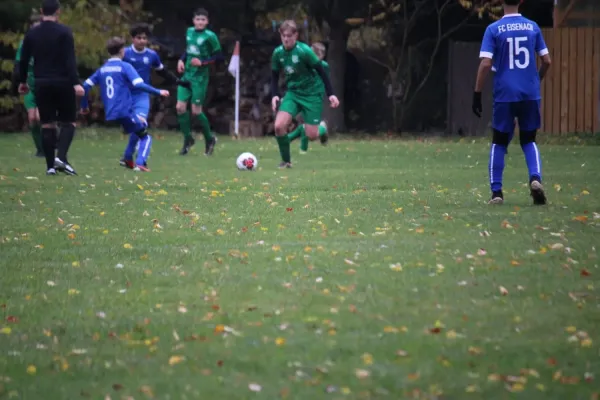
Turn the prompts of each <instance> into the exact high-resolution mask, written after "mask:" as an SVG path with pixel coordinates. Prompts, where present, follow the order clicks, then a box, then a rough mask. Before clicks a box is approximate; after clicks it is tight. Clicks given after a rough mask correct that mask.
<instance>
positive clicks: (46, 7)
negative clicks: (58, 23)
mask: <svg viewBox="0 0 600 400" xmlns="http://www.w3.org/2000/svg"><path fill="white" fill-rule="evenodd" d="M59 9H60V2H59V1H58V0H43V1H42V14H43V15H45V16H47V17H48V16H51V15H54V14H56V12H57V11H58V10H59Z"/></svg>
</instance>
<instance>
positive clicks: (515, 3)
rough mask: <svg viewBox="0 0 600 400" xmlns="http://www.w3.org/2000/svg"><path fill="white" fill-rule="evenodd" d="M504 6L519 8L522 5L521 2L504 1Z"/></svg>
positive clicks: (515, 0)
mask: <svg viewBox="0 0 600 400" xmlns="http://www.w3.org/2000/svg"><path fill="white" fill-rule="evenodd" d="M504 4H506V5H507V6H518V5H519V4H521V0H504Z"/></svg>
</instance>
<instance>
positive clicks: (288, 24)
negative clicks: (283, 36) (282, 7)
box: [279, 19, 298, 33]
mask: <svg viewBox="0 0 600 400" xmlns="http://www.w3.org/2000/svg"><path fill="white" fill-rule="evenodd" d="M285 31H292V33H297V32H298V25H296V23H295V22H294V21H292V20H291V19H286V20H285V21H283V22H282V23H281V25H280V26H279V33H283V32H285Z"/></svg>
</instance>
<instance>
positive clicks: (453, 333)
mask: <svg viewBox="0 0 600 400" xmlns="http://www.w3.org/2000/svg"><path fill="white" fill-rule="evenodd" d="M457 336H458V335H457V334H456V331H455V330H454V329H451V330H449V331H448V332H446V337H447V338H448V339H456V337H457Z"/></svg>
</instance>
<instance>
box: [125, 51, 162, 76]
mask: <svg viewBox="0 0 600 400" xmlns="http://www.w3.org/2000/svg"><path fill="white" fill-rule="evenodd" d="M123 61H126V62H128V63H129V64H131V65H133V68H135V70H136V71H137V73H138V74H139V75H140V77H141V78H142V79H143V80H144V83H147V84H150V76H151V74H152V70H153V69H156V70H161V69H163V68H164V66H163V63H162V62H161V61H160V57H159V56H158V54H157V53H156V52H155V51H154V50H152V49H148V48H146V49H144V50H142V51H137V50H136V49H135V48H134V47H133V45H132V46H129V47H127V48H126V49H125V57H123Z"/></svg>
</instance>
